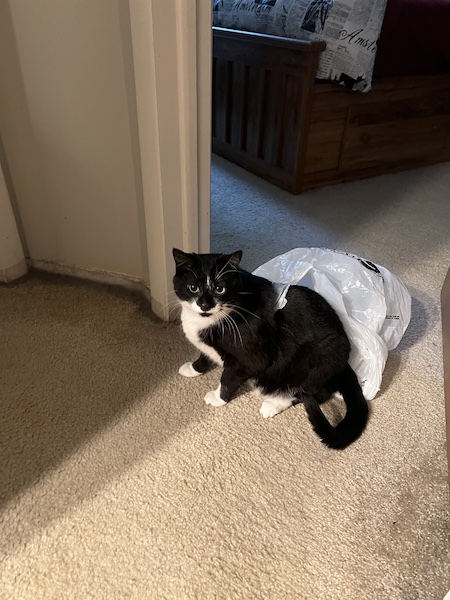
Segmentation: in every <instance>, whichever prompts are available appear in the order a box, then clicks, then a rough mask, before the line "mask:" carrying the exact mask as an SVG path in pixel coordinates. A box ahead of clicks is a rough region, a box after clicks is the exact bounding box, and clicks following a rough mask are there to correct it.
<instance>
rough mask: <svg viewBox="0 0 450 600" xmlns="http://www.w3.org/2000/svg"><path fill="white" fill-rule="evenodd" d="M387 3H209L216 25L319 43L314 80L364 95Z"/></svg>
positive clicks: (310, 0)
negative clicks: (322, 43) (321, 48)
mask: <svg viewBox="0 0 450 600" xmlns="http://www.w3.org/2000/svg"><path fill="white" fill-rule="evenodd" d="M386 2H387V0H213V24H214V25H216V26H217V27H226V28H229V29H240V30H244V31H255V32H258V33H267V34H270V35H276V36H281V37H289V38H299V39H307V40H323V41H325V42H326V43H327V47H326V50H324V52H322V54H321V55H320V58H319V67H318V70H317V73H316V77H317V79H324V80H326V81H335V82H337V83H339V84H341V85H345V86H346V87H348V88H350V89H353V90H359V91H363V92H368V91H369V90H370V89H371V86H372V73H373V66H374V62H375V56H376V50H377V40H378V37H379V35H380V31H381V25H382V23H383V17H384V12H385V10H386Z"/></svg>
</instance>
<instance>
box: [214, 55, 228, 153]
mask: <svg viewBox="0 0 450 600" xmlns="http://www.w3.org/2000/svg"><path fill="white" fill-rule="evenodd" d="M228 73H229V67H228V61H225V60H221V59H218V58H216V59H214V76H213V131H214V136H215V137H217V138H218V139H220V140H222V141H223V142H225V141H227V116H228V114H229V109H228V99H229V81H228Z"/></svg>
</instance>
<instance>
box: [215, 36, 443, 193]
mask: <svg viewBox="0 0 450 600" xmlns="http://www.w3.org/2000/svg"><path fill="white" fill-rule="evenodd" d="M324 49H325V44H324V42H308V41H301V40H294V39H287V38H278V37H274V36H269V35H263V34H258V33H250V32H243V31H234V30H229V29H222V28H217V27H213V110H212V113H213V114H212V119H213V120H212V146H213V152H214V153H216V154H218V155H220V156H223V157H224V158H227V159H228V160H230V161H232V162H234V163H236V164H238V165H240V166H241V167H243V168H244V169H247V170H248V171H250V172H252V173H254V174H256V175H258V176H260V177H263V178H264V179H267V180H268V181H270V182H272V183H273V184H275V185H277V186H278V187H280V188H282V189H285V190H287V191H288V192H290V193H292V194H300V193H301V192H303V191H304V190H307V189H310V188H315V187H322V186H324V185H329V184H333V183H339V182H343V181H350V180H353V179H362V178H364V177H371V176H374V175H381V174H383V173H390V172H394V171H400V170H403V169H411V168H415V167H420V166H424V165H429V164H433V163H438V162H444V161H447V160H450V74H445V75H426V76H416V77H395V78H388V79H380V80H375V81H374V82H373V86H372V90H370V91H369V92H368V93H366V94H363V93H361V92H353V91H349V90H347V89H346V88H344V87H342V86H338V85H336V84H328V83H322V82H319V81H316V80H315V73H316V70H317V64H318V60H319V56H320V53H321V52H322V51H323V50H324Z"/></svg>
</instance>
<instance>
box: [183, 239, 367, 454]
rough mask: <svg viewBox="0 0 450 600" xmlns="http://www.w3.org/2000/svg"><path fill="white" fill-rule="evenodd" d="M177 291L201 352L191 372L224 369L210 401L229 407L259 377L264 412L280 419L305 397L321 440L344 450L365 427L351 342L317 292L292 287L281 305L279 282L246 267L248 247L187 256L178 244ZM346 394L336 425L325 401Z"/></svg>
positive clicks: (187, 370) (187, 368) (187, 372)
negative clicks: (343, 410) (244, 254)
mask: <svg viewBox="0 0 450 600" xmlns="http://www.w3.org/2000/svg"><path fill="white" fill-rule="evenodd" d="M173 256H174V259H175V264H176V273H175V276H174V278H173V284H174V290H175V293H176V295H177V297H178V299H179V301H180V303H181V306H182V312H181V322H182V326H183V330H184V333H185V335H186V337H187V338H188V339H189V340H190V341H191V342H192V343H193V344H194V346H196V347H197V348H198V350H200V356H199V358H198V359H197V360H196V361H195V362H194V363H190V362H188V363H186V364H184V365H183V366H182V367H180V369H179V372H180V373H181V375H184V376H185V377H195V376H197V375H201V374H202V373H205V372H206V371H208V370H209V369H211V368H212V367H214V366H215V365H220V366H222V367H223V373H222V377H221V381H220V385H219V387H218V388H217V389H216V390H214V391H210V392H208V393H207V394H206V396H205V402H206V403H207V404H210V405H212V406H222V405H224V404H226V403H227V402H229V401H230V400H231V399H232V397H233V395H234V394H235V392H236V391H237V389H238V388H239V387H240V386H241V385H242V384H243V383H244V382H246V381H247V380H250V381H252V383H254V385H255V386H256V387H257V388H258V390H259V392H260V393H261V395H262V398H263V403H262V406H261V409H260V413H261V414H262V416H263V417H273V416H275V415H276V414H278V413H280V412H282V411H284V410H286V409H287V408H289V407H290V406H292V405H293V404H297V403H298V402H302V403H303V406H304V407H305V409H306V412H307V415H308V418H309V420H310V422H311V424H312V426H313V428H314V430H315V432H316V433H317V434H318V435H319V437H320V438H321V440H322V442H323V443H324V444H326V445H327V446H329V447H330V448H336V449H342V448H345V447H346V446H348V445H349V444H351V443H352V442H353V441H354V440H356V439H357V438H358V437H359V436H360V435H361V433H362V432H363V430H364V428H365V426H366V423H367V419H368V413H369V409H368V404H367V402H366V400H365V398H364V396H363V393H362V390H361V387H360V385H359V383H358V380H357V377H356V375H355V373H354V371H353V370H352V368H351V367H350V365H349V364H348V358H349V353H350V343H349V340H348V338H347V335H346V334H345V331H344V328H343V326H342V323H341V321H340V319H339V317H338V316H337V314H336V312H335V311H334V309H333V308H332V307H331V306H330V305H329V304H328V302H326V300H325V299H324V298H322V297H321V296H320V295H319V294H317V293H316V292H314V291H312V290H310V289H308V288H306V287H302V286H290V287H289V288H288V290H287V294H286V304H285V306H284V307H283V308H279V306H280V303H279V295H280V292H279V288H278V287H277V285H276V284H273V283H272V282H270V281H268V280H267V279H263V278H261V277H257V276H255V275H252V274H251V273H247V272H246V271H244V270H243V269H241V268H240V267H239V263H240V261H241V258H242V252H241V251H238V252H234V253H233V254H227V255H221V254H187V253H185V252H182V251H181V250H177V249H174V250H173ZM334 392H340V393H341V394H342V396H343V398H344V401H345V404H346V414H345V416H344V418H343V419H342V420H341V421H340V423H338V425H336V426H335V427H333V426H332V425H331V424H330V423H329V421H328V419H326V417H325V415H324V414H323V412H322V410H321V408H320V404H322V403H323V402H325V401H326V400H328V399H329V398H330V396H331V395H332V394H333V393H334Z"/></svg>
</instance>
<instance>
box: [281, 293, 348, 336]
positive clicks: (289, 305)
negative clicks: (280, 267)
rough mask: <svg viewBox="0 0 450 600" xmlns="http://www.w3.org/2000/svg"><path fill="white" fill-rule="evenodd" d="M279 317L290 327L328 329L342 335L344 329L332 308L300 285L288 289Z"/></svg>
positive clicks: (321, 298)
mask: <svg viewBox="0 0 450 600" xmlns="http://www.w3.org/2000/svg"><path fill="white" fill-rule="evenodd" d="M279 316H280V317H281V318H282V319H283V321H284V322H286V323H287V324H289V325H291V326H295V325H301V326H302V327H308V328H311V330H314V329H317V328H320V329H321V330H326V329H330V330H333V331H336V332H338V333H341V332H342V333H343V334H344V335H345V333H344V328H343V325H342V322H341V320H340V319H339V316H338V315H337V313H336V311H335V310H334V308H333V307H332V306H331V305H330V304H329V303H328V302H327V301H326V300H325V298H323V296H321V295H320V294H318V293H317V292H315V291H314V290H311V289H310V288H308V287H305V286H301V285H292V286H290V287H289V290H288V293H287V295H286V305H285V307H284V308H283V309H282V310H281V311H279Z"/></svg>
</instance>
